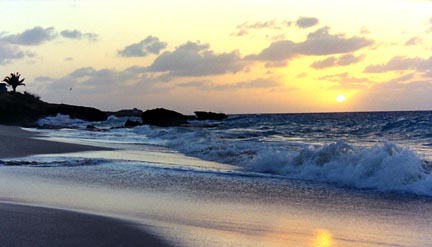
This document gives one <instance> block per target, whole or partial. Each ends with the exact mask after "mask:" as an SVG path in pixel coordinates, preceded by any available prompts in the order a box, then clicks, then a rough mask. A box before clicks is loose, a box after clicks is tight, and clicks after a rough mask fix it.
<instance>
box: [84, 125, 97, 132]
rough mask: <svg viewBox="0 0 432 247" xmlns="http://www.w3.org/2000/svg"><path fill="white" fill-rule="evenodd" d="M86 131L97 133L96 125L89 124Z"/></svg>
mask: <svg viewBox="0 0 432 247" xmlns="http://www.w3.org/2000/svg"><path fill="white" fill-rule="evenodd" d="M86 130H90V131H95V130H96V127H95V126H94V125H91V124H89V125H87V126H86Z"/></svg>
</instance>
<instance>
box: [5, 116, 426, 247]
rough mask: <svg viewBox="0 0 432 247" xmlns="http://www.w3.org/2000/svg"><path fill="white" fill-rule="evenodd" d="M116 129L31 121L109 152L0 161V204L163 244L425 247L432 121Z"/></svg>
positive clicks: (293, 120) (279, 119)
mask: <svg viewBox="0 0 432 247" xmlns="http://www.w3.org/2000/svg"><path fill="white" fill-rule="evenodd" d="M126 120H127V118H115V117H110V118H109V119H108V120H107V121H104V122H99V123H88V122H84V121H77V120H73V119H70V118H69V117H68V116H63V115H58V116H56V117H50V118H46V119H41V120H40V121H39V124H41V125H44V124H49V125H57V126H59V127H62V128H61V129H55V130H32V131H38V132H41V133H42V135H43V136H45V137H48V138H50V139H53V140H62V141H67V142H77V143H84V144H97V145H99V146H105V147H112V148H115V150H111V151H110V150H108V151H99V152H87V153H76V154H64V155H39V156H32V157H26V158H18V159H11V160H2V161H1V163H2V164H3V165H4V166H3V167H0V188H2V189H1V191H0V197H2V198H5V199H6V200H10V199H13V200H15V201H23V202H27V203H28V202H30V203H36V204H38V205H48V206H55V207H62V208H69V209H78V210H84V211H86V212H94V213H103V214H108V215H113V216H116V217H121V218H129V219H132V220H134V221H139V222H141V223H142V224H144V225H145V226H146V228H147V229H150V230H151V231H154V233H156V234H159V235H162V236H164V237H166V238H167V239H168V240H169V241H171V242H172V243H174V245H176V246H194V247H195V246H197V247H198V246H309V247H310V246H313V247H317V246H321V247H323V246H332V247H338V246H356V247H362V246H407V247H408V246H410V247H411V246H418V247H426V246H430V245H431V243H432V236H431V235H430V230H429V229H430V227H431V226H432V214H431V213H430V212H431V211H432V181H431V179H432V175H431V174H430V170H431V167H430V160H431V157H432V152H431V147H432V129H431V127H432V112H376V113H325V114H324V113H323V114H260V115H231V116H229V117H228V118H227V119H226V120H224V121H220V122H214V121H208V122H199V121H191V125H190V126H185V127H169V128H160V127H152V126H138V127H135V128H131V129H125V128H115V127H118V126H121V125H123V123H124V122H125V121H126ZM132 120H139V119H132ZM89 124H92V125H94V126H95V127H96V128H97V129H99V131H89V130H86V126H87V125H89ZM113 127H114V128H113Z"/></svg>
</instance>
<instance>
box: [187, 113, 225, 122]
mask: <svg viewBox="0 0 432 247" xmlns="http://www.w3.org/2000/svg"><path fill="white" fill-rule="evenodd" d="M195 115H196V117H197V119H198V120H218V121H222V120H224V119H225V118H227V117H228V116H227V115H226V114H224V113H215V112H205V111H196V112H195Z"/></svg>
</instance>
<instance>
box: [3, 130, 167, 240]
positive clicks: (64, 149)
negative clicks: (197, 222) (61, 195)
mask: <svg viewBox="0 0 432 247" xmlns="http://www.w3.org/2000/svg"><path fill="white" fill-rule="evenodd" d="M34 137H36V135H35V134H34V133H32V132H28V131H25V130H22V129H21V128H19V127H11V126H0V140H1V141H0V159H2V158H13V157H23V156H29V155H36V154H58V153H73V152H83V151H97V150H109V149H107V148H101V147H96V146H88V145H78V144H69V143H61V142H53V141H46V140H40V139H34ZM0 218H1V219H2V220H1V222H0V231H1V232H2V234H1V235H0V246H10V247H12V246H16V247H24V246H64V247H68V246H70V247H72V246H80V247H87V246H88V247H95V246H113V247H114V246H116V247H118V246H169V245H168V244H166V243H164V242H163V241H162V240H160V239H159V238H157V237H155V236H153V235H151V234H149V233H146V232H144V231H143V230H142V229H139V228H138V226H137V225H133V224H132V223H130V222H126V221H120V220H115V219H111V218H108V217H101V216H95V215H89V214H82V213H77V212H72V211H66V210H59V209H52V208H43V207H35V206H25V205H18V204H13V203H0Z"/></svg>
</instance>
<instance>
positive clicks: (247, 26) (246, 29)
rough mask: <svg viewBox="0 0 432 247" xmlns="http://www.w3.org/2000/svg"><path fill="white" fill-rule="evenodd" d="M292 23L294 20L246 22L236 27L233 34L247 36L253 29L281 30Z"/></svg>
mask: <svg viewBox="0 0 432 247" xmlns="http://www.w3.org/2000/svg"><path fill="white" fill-rule="evenodd" d="M291 25H292V21H287V20H284V21H280V20H268V21H258V22H252V23H250V22H244V23H242V24H240V25H238V26H237V27H236V30H235V31H234V32H233V33H232V34H231V35H233V36H245V35H248V34H250V32H251V31H252V30H281V29H283V28H286V27H289V26H291Z"/></svg>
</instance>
